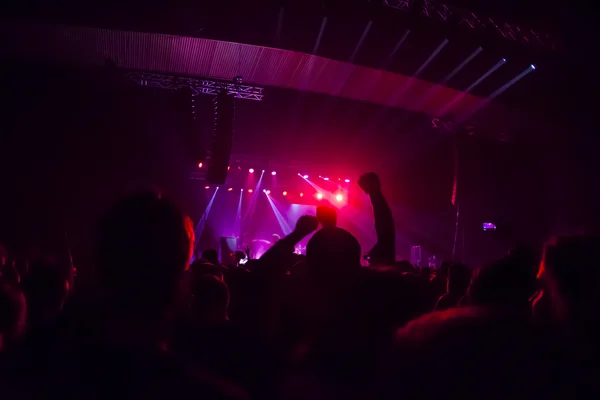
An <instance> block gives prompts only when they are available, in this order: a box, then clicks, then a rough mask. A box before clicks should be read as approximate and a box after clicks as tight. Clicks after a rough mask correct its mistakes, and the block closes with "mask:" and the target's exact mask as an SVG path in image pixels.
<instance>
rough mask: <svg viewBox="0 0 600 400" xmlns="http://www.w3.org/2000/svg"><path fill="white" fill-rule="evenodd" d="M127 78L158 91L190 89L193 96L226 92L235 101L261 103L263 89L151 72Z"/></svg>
mask: <svg viewBox="0 0 600 400" xmlns="http://www.w3.org/2000/svg"><path fill="white" fill-rule="evenodd" d="M125 76H127V78H129V79H131V80H133V81H134V82H136V83H138V84H140V85H141V86H148V87H153V88H159V89H167V90H177V89H183V88H190V89H191V90H192V92H193V94H194V95H198V94H209V95H213V96H216V95H217V94H219V93H220V92H221V91H226V92H227V94H229V95H232V96H233V97H235V98H236V99H246V100H255V101H262V99H263V96H264V95H263V88H261V87H257V86H250V85H244V84H239V83H234V82H223V81H216V80H212V79H204V78H188V77H181V76H173V75H162V74H155V73H152V72H141V71H131V72H127V73H126V74H125Z"/></svg>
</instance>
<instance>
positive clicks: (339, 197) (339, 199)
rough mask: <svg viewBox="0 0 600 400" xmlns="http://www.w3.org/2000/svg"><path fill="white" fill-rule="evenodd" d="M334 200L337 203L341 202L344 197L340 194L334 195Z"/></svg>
mask: <svg viewBox="0 0 600 400" xmlns="http://www.w3.org/2000/svg"><path fill="white" fill-rule="evenodd" d="M335 199H336V200H337V201H342V200H344V196H342V195H341V194H336V195H335Z"/></svg>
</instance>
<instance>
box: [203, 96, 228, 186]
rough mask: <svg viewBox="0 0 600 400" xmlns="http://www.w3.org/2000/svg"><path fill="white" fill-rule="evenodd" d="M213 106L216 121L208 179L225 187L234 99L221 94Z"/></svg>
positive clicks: (215, 99) (214, 100) (216, 97)
mask: <svg viewBox="0 0 600 400" xmlns="http://www.w3.org/2000/svg"><path fill="white" fill-rule="evenodd" d="M213 105H214V115H215V119H214V128H213V138H212V144H211V149H210V157H209V161H208V171H207V173H206V179H207V180H208V182H209V183H211V184H213V185H224V184H225V180H226V179H227V171H228V169H229V159H230V157H231V146H232V145H233V123H234V119H235V101H234V97H233V95H229V94H227V93H226V92H221V93H219V94H218V95H217V96H215V98H214V99H213Z"/></svg>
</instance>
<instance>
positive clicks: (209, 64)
mask: <svg viewBox="0 0 600 400" xmlns="http://www.w3.org/2000/svg"><path fill="white" fill-rule="evenodd" d="M0 29H1V31H0V32H2V36H3V39H2V40H3V43H4V48H5V49H6V51H8V52H12V53H14V54H16V55H18V56H21V57H26V58H30V59H34V60H44V61H48V62H54V63H59V64H65V65H75V66H77V65H85V66H103V65H104V64H105V62H106V60H107V59H110V60H112V61H114V62H115V63H116V65H117V66H118V67H120V68H124V69H135V70H146V71H154V72H161V73H168V74H173V75H183V76H197V77H204V78H213V79H222V80H231V79H232V78H233V77H234V76H236V75H241V76H243V77H244V82H245V83H249V84H253V85H261V86H272V87H281V88H286V89H295V90H299V91H308V92H315V93H320V94H327V95H331V96H338V97H343V98H348V99H352V100H358V101H365V102H370V103H374V104H379V105H384V106H387V107H393V108H401V109H406V110H410V111H414V112H419V113H424V114H428V115H432V116H437V115H440V112H441V111H443V112H444V113H448V114H450V115H463V114H468V113H470V112H471V111H472V110H475V109H478V108H479V107H481V105H482V104H484V103H485V99H482V98H479V97H477V96H473V95H471V94H469V93H465V92H461V91H459V90H456V89H452V88H449V87H445V86H442V85H437V84H432V83H430V82H427V81H425V80H421V79H417V78H414V77H409V76H405V75H401V74H397V73H392V72H388V71H382V70H378V69H374V68H369V67H364V66H359V65H354V64H351V63H347V62H342V61H336V60H332V59H328V58H324V57H318V56H314V55H309V54H305V53H301V52H295V51H288V50H282V49H275V48H269V47H263V46H255V45H249V44H240V43H232V42H226V41H218V40H209V39H201V38H191V37H183V36H174V35H164V34H153V33H143V32H127V31H118V30H109V29H100V28H91V27H76V26H65V25H54V24H44V23H34V22H25V21H19V22H8V23H3V24H2V28H0ZM266 95H267V96H268V93H267V94H266ZM448 104H452V107H450V109H448Z"/></svg>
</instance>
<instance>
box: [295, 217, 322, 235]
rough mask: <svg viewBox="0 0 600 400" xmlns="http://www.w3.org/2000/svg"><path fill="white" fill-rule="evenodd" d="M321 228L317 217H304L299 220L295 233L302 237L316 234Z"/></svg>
mask: <svg viewBox="0 0 600 400" xmlns="http://www.w3.org/2000/svg"><path fill="white" fill-rule="evenodd" d="M318 227H319V220H318V219H317V217H313V216H312V215H303V216H302V217H300V219H298V222H297V223H296V229H294V232H295V233H297V234H298V235H301V236H302V237H304V236H306V235H308V234H310V233H312V232H314V231H316V230H317V228H318Z"/></svg>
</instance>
